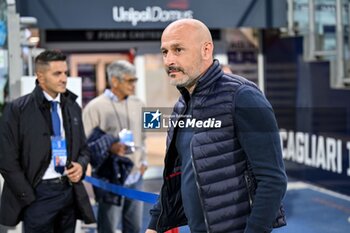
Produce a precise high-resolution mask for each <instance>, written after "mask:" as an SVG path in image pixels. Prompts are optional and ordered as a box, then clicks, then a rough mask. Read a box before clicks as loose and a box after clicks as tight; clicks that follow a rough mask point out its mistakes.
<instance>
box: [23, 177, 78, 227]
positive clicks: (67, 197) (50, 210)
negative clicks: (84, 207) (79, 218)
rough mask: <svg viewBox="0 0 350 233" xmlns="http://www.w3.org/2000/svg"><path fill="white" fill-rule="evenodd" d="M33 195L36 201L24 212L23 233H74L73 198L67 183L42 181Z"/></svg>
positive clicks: (65, 181) (64, 181)
mask: <svg viewBox="0 0 350 233" xmlns="http://www.w3.org/2000/svg"><path fill="white" fill-rule="evenodd" d="M35 194H36V200H35V201H34V202H33V203H31V204H30V205H29V206H28V207H27V208H26V209H25V210H24V216H23V217H24V218H23V226H24V232H25V233H74V230H75V224H76V214H75V210H74V196H73V188H72V186H71V185H70V184H69V183H68V181H67V180H66V179H64V180H58V179H55V180H49V181H42V182H41V183H40V184H39V185H38V186H37V187H36V189H35Z"/></svg>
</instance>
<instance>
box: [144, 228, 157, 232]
mask: <svg viewBox="0 0 350 233" xmlns="http://www.w3.org/2000/svg"><path fill="white" fill-rule="evenodd" d="M145 233H157V232H156V231H155V230H151V229H147V230H146V232H145Z"/></svg>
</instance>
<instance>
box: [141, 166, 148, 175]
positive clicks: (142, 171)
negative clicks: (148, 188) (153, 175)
mask: <svg viewBox="0 0 350 233" xmlns="http://www.w3.org/2000/svg"><path fill="white" fill-rule="evenodd" d="M147 168H148V167H147V165H145V164H142V165H141V167H140V172H141V176H143V174H144V173H145V171H146V170H147Z"/></svg>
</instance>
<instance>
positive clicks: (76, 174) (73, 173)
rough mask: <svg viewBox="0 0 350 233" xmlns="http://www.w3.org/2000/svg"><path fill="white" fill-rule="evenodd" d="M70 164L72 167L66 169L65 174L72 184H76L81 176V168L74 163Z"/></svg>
mask: <svg viewBox="0 0 350 233" xmlns="http://www.w3.org/2000/svg"><path fill="white" fill-rule="evenodd" d="M71 164H72V166H71V167H70V168H66V173H67V176H68V178H69V180H70V181H71V182H72V183H77V182H79V181H80V179H81V177H82V176H83V167H82V166H81V165H80V164H79V163H76V162H72V163H71Z"/></svg>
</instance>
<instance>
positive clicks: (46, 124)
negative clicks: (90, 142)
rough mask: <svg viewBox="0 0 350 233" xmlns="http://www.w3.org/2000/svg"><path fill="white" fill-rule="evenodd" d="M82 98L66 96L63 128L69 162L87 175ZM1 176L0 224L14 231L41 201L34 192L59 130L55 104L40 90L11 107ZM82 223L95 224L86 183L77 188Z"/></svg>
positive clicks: (0, 151) (1, 138) (2, 136)
mask: <svg viewBox="0 0 350 233" xmlns="http://www.w3.org/2000/svg"><path fill="white" fill-rule="evenodd" d="M76 97H77V96H75V95H74V94H73V93H71V92H70V91H68V90H67V91H66V93H64V94H62V95H61V108H62V117H63V126H64V129H65V135H66V140H67V156H68V158H67V160H68V162H69V161H74V162H78V163H79V164H81V165H82V167H83V172H85V171H86V168H87V165H88V163H89V160H90V152H89V149H88V147H87V145H86V138H85V133H84V129H83V124H82V120H81V109H80V107H79V105H78V104H77V103H76V102H75V99H76ZM0 128H1V131H0V161H1V162H0V173H1V174H2V176H3V177H4V179H5V184H4V188H3V193H2V196H1V204H0V224H3V225H7V226H14V225H16V224H18V222H19V221H21V217H22V216H21V212H22V210H23V209H24V208H25V207H26V206H28V205H30V204H31V203H32V202H33V201H34V200H35V193H34V189H35V187H36V186H37V185H38V183H39V182H40V181H41V179H42V177H43V175H44V173H45V171H46V169H47V168H48V166H49V164H50V160H51V140H50V137H51V135H53V129H52V124H51V116H50V103H49V102H48V101H47V99H46V98H45V96H44V94H43V91H42V89H41V88H40V86H36V87H35V89H34V90H33V92H32V93H30V94H28V95H25V96H22V97H19V98H18V99H16V100H14V101H13V102H12V103H9V104H8V105H7V106H6V108H5V111H4V114H3V116H2V119H1V123H0ZM73 190H74V197H75V208H76V213H77V217H78V219H82V220H84V221H85V223H92V222H95V218H94V214H93V211H92V208H91V205H90V202H89V197H88V195H87V192H86V190H85V187H84V185H83V183H82V181H80V182H78V183H73Z"/></svg>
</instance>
